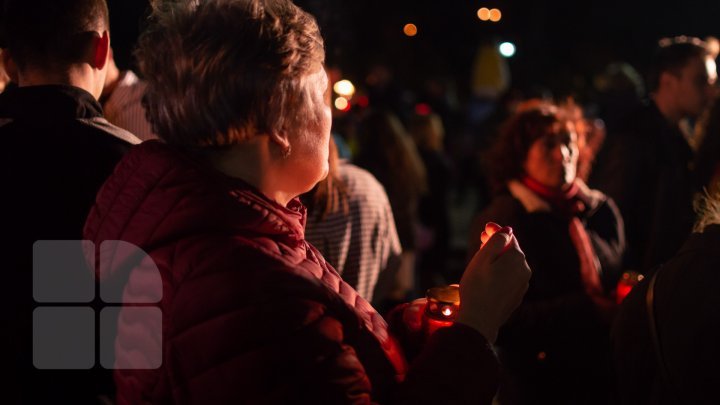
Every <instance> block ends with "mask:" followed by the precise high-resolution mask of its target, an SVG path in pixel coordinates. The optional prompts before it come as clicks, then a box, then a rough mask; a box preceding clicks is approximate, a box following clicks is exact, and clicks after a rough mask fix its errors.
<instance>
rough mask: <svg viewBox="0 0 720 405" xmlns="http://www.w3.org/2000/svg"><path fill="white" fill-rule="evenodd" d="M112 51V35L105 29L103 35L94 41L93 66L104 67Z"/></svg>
mask: <svg viewBox="0 0 720 405" xmlns="http://www.w3.org/2000/svg"><path fill="white" fill-rule="evenodd" d="M109 51H110V35H109V34H108V32H107V31H103V33H102V35H101V36H99V37H95V39H94V41H93V67H94V68H96V69H98V70H99V69H102V68H104V67H105V65H106V64H107V61H108V58H109V56H110V55H109Z"/></svg>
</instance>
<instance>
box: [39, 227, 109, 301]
mask: <svg viewBox="0 0 720 405" xmlns="http://www.w3.org/2000/svg"><path fill="white" fill-rule="evenodd" d="M94 250H95V245H94V244H93V243H92V242H90V241H86V240H83V241H80V240H45V241H37V242H35V243H34V244H33V297H34V298H35V301H36V302H45V303H61V302H62V303H65V302H72V303H87V302H90V301H92V300H93V299H94V298H95V269H94V266H93V267H91V266H92V265H89V264H88V262H87V260H86V259H87V256H86V255H87V254H88V253H92V252H94ZM93 261H94V258H93ZM91 263H92V262H91Z"/></svg>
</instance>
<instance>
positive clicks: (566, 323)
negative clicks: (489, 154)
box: [470, 104, 624, 404]
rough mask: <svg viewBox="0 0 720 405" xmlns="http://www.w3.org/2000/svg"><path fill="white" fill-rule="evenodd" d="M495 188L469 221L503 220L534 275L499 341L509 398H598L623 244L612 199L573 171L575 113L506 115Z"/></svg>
mask: <svg viewBox="0 0 720 405" xmlns="http://www.w3.org/2000/svg"><path fill="white" fill-rule="evenodd" d="M493 152H494V153H493V159H492V161H491V163H492V165H491V166H490V172H491V173H492V174H493V175H492V179H491V180H492V183H493V184H494V186H495V190H496V195H495V197H494V198H493V200H492V201H491V202H490V205H489V206H488V207H487V208H486V209H485V210H483V211H482V212H481V213H480V214H479V215H478V217H477V218H476V220H475V223H474V225H473V229H474V231H473V232H472V233H473V236H472V237H471V239H470V248H471V249H476V248H477V242H476V240H477V235H478V234H479V233H480V232H481V231H482V229H481V225H480V224H483V223H485V222H486V221H497V222H501V223H506V224H509V225H510V226H512V227H513V229H514V232H515V234H516V235H518V237H519V238H521V239H522V241H523V248H524V250H525V254H526V257H527V260H528V263H529V264H530V266H531V267H532V268H533V271H534V273H533V278H532V280H531V281H530V288H529V290H528V293H527V295H526V296H525V298H524V301H523V303H522V304H521V306H520V307H519V308H518V310H517V311H516V312H515V313H514V314H513V316H512V317H511V320H510V321H509V322H508V324H507V325H506V326H505V327H504V328H503V329H502V330H501V333H500V338H499V340H498V345H499V347H500V348H501V359H502V360H503V362H504V364H505V365H506V366H507V369H508V372H509V374H510V378H509V381H508V382H507V384H505V389H504V390H503V397H504V398H505V399H506V401H509V402H508V403H513V402H515V401H517V402H518V403H555V404H561V403H574V404H578V403H582V404H588V403H596V402H602V401H603V399H604V398H605V395H606V392H607V388H608V386H609V385H608V384H609V380H608V375H607V374H608V373H607V370H608V368H609V366H608V365H606V360H607V357H606V354H607V351H608V347H607V343H606V341H607V340H608V325H609V322H610V320H611V318H612V315H613V312H614V304H613V301H612V300H611V294H610V293H609V292H610V291H611V290H612V287H613V286H614V284H615V282H616V281H617V277H618V273H619V271H620V259H621V256H622V253H623V249H624V236H623V225H622V219H621V217H620V214H619V213H618V210H617V208H616V207H615V204H614V203H613V201H612V200H611V199H609V198H608V197H607V196H605V195H603V194H602V193H600V192H598V191H596V190H591V189H589V188H588V187H587V186H586V185H585V183H583V182H582V181H581V180H580V179H578V178H577V177H576V173H577V161H578V156H579V150H578V143H577V134H576V131H575V127H574V125H573V120H571V119H568V118H567V116H566V115H564V114H563V111H562V110H560V109H558V108H557V107H556V106H553V105H547V104H537V105H533V106H531V107H529V108H526V109H524V110H521V111H519V112H518V113H516V114H515V115H514V116H513V117H511V118H510V120H509V121H508V122H507V123H506V125H505V127H504V129H503V131H502V133H501V135H500V138H499V139H498V143H497V144H496V145H495V148H494V150H493Z"/></svg>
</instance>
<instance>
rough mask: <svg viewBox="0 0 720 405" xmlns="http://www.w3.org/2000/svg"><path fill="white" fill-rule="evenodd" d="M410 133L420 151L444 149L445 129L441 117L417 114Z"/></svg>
mask: <svg viewBox="0 0 720 405" xmlns="http://www.w3.org/2000/svg"><path fill="white" fill-rule="evenodd" d="M408 131H409V132H410V135H411V136H412V139H413V141H415V144H416V145H417V146H418V148H419V149H421V150H435V151H439V150H442V149H443V138H444V137H445V128H443V123H442V119H441V118H440V116H439V115H437V114H434V113H431V114H422V115H421V114H416V115H415V116H413V117H412V119H411V120H410V124H409V125H408Z"/></svg>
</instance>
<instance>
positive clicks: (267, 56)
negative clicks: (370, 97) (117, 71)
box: [135, 0, 331, 195]
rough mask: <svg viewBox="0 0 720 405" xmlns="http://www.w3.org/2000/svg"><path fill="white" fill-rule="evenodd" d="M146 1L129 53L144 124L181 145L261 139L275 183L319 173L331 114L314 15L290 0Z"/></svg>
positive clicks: (295, 183)
mask: <svg viewBox="0 0 720 405" xmlns="http://www.w3.org/2000/svg"><path fill="white" fill-rule="evenodd" d="M154 6H155V10H154V12H153V15H152V16H151V23H150V26H149V27H148V28H147V29H146V31H145V32H144V33H143V34H142V35H141V37H140V39H139V42H138V48H137V49H136V52H135V54H136V57H137V59H138V63H139V66H140V70H141V72H142V73H143V75H144V76H145V78H146V80H147V90H146V95H145V100H144V104H145V108H146V110H147V116H148V119H149V121H150V123H151V124H152V126H153V131H154V132H155V133H157V134H158V136H159V137H160V138H162V139H163V140H164V141H165V142H167V143H168V144H172V145H176V146H179V147H182V148H187V149H205V150H209V149H214V150H225V151H237V150H240V149H243V148H245V149H247V148H248V147H249V146H250V145H256V146H258V148H260V147H262V148H264V149H263V151H265V152H267V153H266V154H263V156H264V157H263V159H265V160H266V161H268V162H269V164H270V167H271V168H272V169H273V170H274V171H278V172H279V171H281V170H284V171H285V175H283V176H280V175H278V176H277V179H276V180H277V182H278V184H276V186H277V187H279V188H286V189H287V190H285V191H288V192H289V191H290V189H293V188H297V190H292V191H293V192H295V191H296V192H297V193H296V194H295V195H298V194H301V193H303V192H305V191H308V190H310V189H311V188H312V187H313V186H314V185H315V184H316V183H317V182H318V181H319V180H320V179H322V178H323V177H324V176H325V175H326V174H327V170H328V168H327V165H328V163H327V161H328V143H329V137H330V120H331V118H330V109H329V106H328V105H327V103H326V101H325V97H324V95H325V91H326V88H327V75H326V73H325V70H324V69H323V63H324V58H325V51H324V45H323V39H322V37H321V35H320V31H319V29H318V26H317V24H316V22H315V20H314V18H313V17H312V16H310V15H309V14H307V13H306V12H304V11H302V10H301V9H300V8H298V7H297V6H295V5H294V4H293V3H292V2H291V1H289V0H207V1H201V2H198V1H180V2H178V1H167V2H163V1H159V2H155V3H154ZM265 152H263V153H265ZM232 153H234V152H232ZM266 155H267V156H266ZM280 183H282V184H280Z"/></svg>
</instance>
